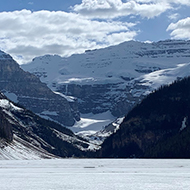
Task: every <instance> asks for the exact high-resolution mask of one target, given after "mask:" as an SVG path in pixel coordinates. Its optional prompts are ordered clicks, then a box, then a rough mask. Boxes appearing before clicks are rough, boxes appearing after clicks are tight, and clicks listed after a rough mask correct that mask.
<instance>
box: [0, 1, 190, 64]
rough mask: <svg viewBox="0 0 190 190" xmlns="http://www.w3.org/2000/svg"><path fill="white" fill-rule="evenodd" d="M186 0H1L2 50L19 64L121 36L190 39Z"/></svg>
mask: <svg viewBox="0 0 190 190" xmlns="http://www.w3.org/2000/svg"><path fill="white" fill-rule="evenodd" d="M189 10H190V0H0V50H2V51H4V52H6V53H9V54H10V55H11V56H12V57H13V58H14V59H15V60H16V61H17V62H18V63H19V64H24V63H28V62H30V61H32V59H33V58H35V57H38V56H43V55H46V54H58V55H60V56H70V55H72V54H74V53H83V52H84V51H85V50H89V49H97V48H104V47H107V46H112V45H117V44H119V43H122V42H124V41H129V40H137V41H142V42H153V41H160V40H166V39H182V40H190V11H189Z"/></svg>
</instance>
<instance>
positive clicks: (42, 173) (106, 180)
mask: <svg viewBox="0 0 190 190" xmlns="http://www.w3.org/2000/svg"><path fill="white" fill-rule="evenodd" d="M0 184H1V190H8V189H11V190H26V189H27V190H165V189H167V190H189V187H190V160H188V159H186V160H183V159H178V160H174V159H172V160H170V159H155V160H153V159H149V160H146V159H142V160H139V159H109V160H108V159H61V160H59V159H53V160H34V161H32V160H24V161H23V160H22V161H21V160H15V161H11V160H1V162H0Z"/></svg>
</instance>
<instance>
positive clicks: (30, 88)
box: [0, 51, 80, 126]
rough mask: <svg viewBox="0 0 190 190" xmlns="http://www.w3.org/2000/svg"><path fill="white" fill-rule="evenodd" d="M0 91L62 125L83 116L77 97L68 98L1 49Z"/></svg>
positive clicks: (70, 124) (72, 122)
mask: <svg viewBox="0 0 190 190" xmlns="http://www.w3.org/2000/svg"><path fill="white" fill-rule="evenodd" d="M0 91H1V92H3V93H4V94H5V95H6V96H7V97H8V98H9V99H11V100H12V101H14V102H16V103H19V104H21V105H23V106H24V107H26V108H27V109H29V110H31V111H33V112H35V113H37V114H39V115H41V116H43V117H45V118H49V119H51V120H56V121H57V122H59V123H61V124H62V125H67V126H72V125H73V124H74V123H75V121H76V120H79V119H80V115H79V112H78V109H77V105H76V103H75V100H72V101H70V102H68V101H67V100H66V99H65V98H64V97H61V96H59V95H57V94H55V93H53V92H52V91H51V90H50V89H49V88H48V87H47V85H46V84H44V83H42V82H41V81H40V80H39V78H37V77H36V76H35V75H32V74H31V73H29V72H25V71H23V70H22V69H21V68H20V67H19V65H18V63H16V62H15V61H14V60H13V59H12V57H11V56H10V55H8V54H6V53H4V52H2V51H0Z"/></svg>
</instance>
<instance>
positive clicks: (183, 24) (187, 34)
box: [167, 17, 190, 39]
mask: <svg viewBox="0 0 190 190" xmlns="http://www.w3.org/2000/svg"><path fill="white" fill-rule="evenodd" d="M167 31H172V32H171V34H170V35H171V37H172V38H175V39H190V17H187V18H185V19H182V20H179V21H178V22H177V23H171V24H170V25H169V26H168V28H167Z"/></svg>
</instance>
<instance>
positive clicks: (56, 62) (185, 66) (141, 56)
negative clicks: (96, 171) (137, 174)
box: [0, 40, 190, 159]
mask: <svg viewBox="0 0 190 190" xmlns="http://www.w3.org/2000/svg"><path fill="white" fill-rule="evenodd" d="M187 76H190V41H181V40H166V41H160V42H155V43H141V42H136V41H129V42H125V43H122V44H119V45H117V46H112V47H108V48H104V49H99V50H87V51H86V52H85V53H84V54H76V55H72V56H70V57H67V58H66V57H60V56H58V55H45V56H42V57H37V58H34V59H33V61H32V62H31V63H28V64H25V65H20V66H19V65H18V63H16V62H15V61H14V60H13V59H12V57H11V56H10V55H8V54H6V53H4V52H2V51H0V91H1V92H2V93H1V94H0V116H1V120H0V122H1V127H0V137H1V138H0V139H1V142H0V145H1V149H0V158H5V159H11V158H12V159H15V158H26V159H27V158H29V157H30V158H31V157H32V158H43V157H45V158H53V157H71V156H77V157H84V156H94V155H95V153H94V150H96V149H100V148H101V144H102V143H103V141H104V140H105V139H106V140H105V142H104V143H103V145H102V149H100V150H99V151H98V155H97V156H100V157H154V156H155V157H165V154H160V153H158V152H159V151H157V152H156V150H157V149H156V150H151V149H150V148H149V149H148V148H147V147H148V146H149V145H150V144H151V143H153V142H154V143H155V146H157V147H160V146H161V145H160V144H159V143H158V142H157V140H158V139H159V140H160V142H161V143H164V142H165V141H164V140H166V139H165V138H162V136H167V134H168V136H169V139H173V138H174V137H173V136H172V135H173V134H175V135H178V133H176V131H178V128H179V127H180V126H181V127H180V131H182V132H181V133H182V134H186V133H185V132H183V131H186V130H181V129H182V128H184V127H182V126H187V125H188V118H189V116H188V113H185V114H182V115H181V114H179V115H180V117H179V118H178V117H177V112H176V113H175V114H174V115H175V117H176V118H178V119H179V120H176V122H178V125H177V126H175V127H174V129H173V128H172V127H171V126H170V127H169V129H166V130H165V129H164V130H162V129H161V130H160V129H159V130H158V134H159V135H158V136H157V132H155V130H157V129H154V127H153V129H152V130H150V133H149V131H148V132H147V131H146V130H145V129H147V128H146V127H149V128H151V126H152V125H153V124H152V123H154V122H155V121H156V122H157V123H158V125H159V124H160V125H163V124H162V119H160V120H159V119H158V118H162V117H163V118H165V116H163V115H161V116H160V115H159V114H158V113H157V114H155V115H153V118H154V119H155V118H156V119H155V120H154V119H152V118H149V116H150V115H143V117H142V118H141V117H140V119H139V116H138V114H137V115H135V116H134V118H133V117H132V122H131V120H130V119H131V117H130V115H131V113H134V111H133V110H138V109H137V108H138V106H139V105H146V106H144V107H143V106H142V107H143V108H142V109H140V111H139V112H142V113H143V112H145V113H148V111H147V107H150V110H152V112H153V110H154V107H151V106H150V105H151V104H152V102H159V97H158V96H156V95H155V96H153V95H149V94H151V93H152V92H154V91H155V90H156V89H158V88H160V87H162V86H163V85H166V84H167V85H168V84H171V83H173V82H174V81H181V80H182V79H183V78H184V77H187ZM177 84H178V83H177ZM179 84H181V83H179ZM182 86H183V83H182ZM178 87H179V88H182V87H180V85H178ZM164 89H165V88H164ZM166 89H167V88H166ZM167 93H168V97H166V99H167V98H169V96H170V91H167ZM167 93H166V96H167ZM175 93H178V94H180V96H181V94H182V92H175ZM153 94H157V93H153ZM147 96H148V98H149V96H150V97H151V96H153V97H155V98H153V99H152V100H151V101H149V100H148V102H149V104H150V105H149V104H144V103H143V102H146V99H145V100H144V98H145V97H147ZM157 98H158V99H157ZM172 98H173V97H172ZM176 98H177V97H175V95H174V99H176ZM185 98H186V99H188V98H187V97H185ZM141 101H142V104H140V102H141ZM167 102H168V99H167V101H165V102H164V100H163V102H162V101H161V102H160V104H159V105H157V104H156V105H155V110H157V107H159V106H161V105H162V104H163V105H162V106H164V105H167ZM187 102H188V101H187ZM187 102H186V103H187ZM173 103H174V105H173ZM181 104H182V105H184V102H180V105H181ZM187 104H188V103H187ZM136 105H137V106H136ZM152 105H154V104H152ZM156 106H157V107H156ZM171 106H174V107H175V102H172V103H171ZM134 107H135V109H133V108H134ZM180 109H181V108H180ZM29 110H30V111H29ZM174 110H175V109H174ZM170 111H171V110H170ZM139 112H138V111H137V113H139ZM158 112H160V111H158ZM172 113H173V112H172ZM167 114H168V115H169V112H168V113H167ZM167 114H166V115H167ZM126 115H127V116H126ZM125 116H126V117H125ZM151 117H152V115H151ZM157 117H158V118H157ZM170 117H172V118H173V117H174V116H173V115H172V116H167V117H166V118H170ZM128 119H129V120H130V121H128ZM133 119H134V123H133ZM123 120H124V121H123ZM157 120H159V122H160V123H159V122H158V121H157ZM169 121H170V120H169ZM169 121H168V120H166V121H165V120H164V121H163V122H166V123H167V122H168V123H169ZM143 122H145V123H143ZM131 123H132V124H131ZM139 123H140V124H142V126H144V128H143V130H144V131H143V132H147V133H145V136H147V139H146V138H145V140H142V139H141V138H140V137H142V136H143V135H144V134H143V132H142V129H141V126H139V125H138V124H139ZM179 123H180V124H179ZM120 124H121V125H120ZM128 125H129V126H130V127H128ZM126 126H127V127H126ZM131 126H134V127H135V128H137V129H138V130H139V133H135V132H136V131H135V128H134V131H135V132H134V131H133V129H131ZM153 126H154V125H153ZM65 127H67V128H65ZM126 128H127V130H125V129H126ZM158 128H159V127H158ZM185 128H187V127H185ZM128 129H129V130H128ZM70 130H72V131H70ZM126 131H127V132H126ZM131 131H132V132H133V136H132V137H131V136H130V135H129V134H128V133H130V132H131ZM171 131H173V132H172V133H170V132H171ZM161 132H163V134H162V133H161ZM112 134H113V135H112ZM118 134H120V135H118ZM139 134H140V137H139V136H138V135H139ZM110 135H111V136H110ZM152 135H153V136H154V138H152ZM109 136H110V137H109ZM118 136H119V138H118ZM121 137H122V138H121ZM149 137H150V138H149ZM170 137H171V138H170ZM134 138H136V141H134ZM176 138H178V136H177V137H176ZM179 138H181V136H180V137H179ZM110 139H112V140H110ZM139 139H140V140H139ZM162 140H163V141H162ZM126 142H132V144H130V143H129V144H127V143H126ZM172 142H173V141H172ZM139 143H140V144H139ZM166 143H170V141H168V142H166ZM141 144H143V146H141ZM187 144H188V142H187ZM151 145H152V144H151ZM144 146H145V147H144ZM116 147H117V148H116ZM126 147H127V148H128V149H127V148H126ZM131 147H132V148H131ZM168 147H169V145H168ZM92 149H93V152H89V150H92ZM131 149H134V151H132V152H131ZM124 150H125V151H124ZM126 150H127V151H126ZM118 152H119V153H118ZM123 152H124V153H123ZM150 152H154V154H152V153H150ZM178 152H179V151H178ZM23 155H24V156H23ZM178 155H179V154H178ZM170 156H171V157H172V156H173V157H177V156H176V155H174V154H173V153H171V155H168V157H170ZM166 157H167V156H166ZM182 157H186V156H185V154H183V155H182Z"/></svg>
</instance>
